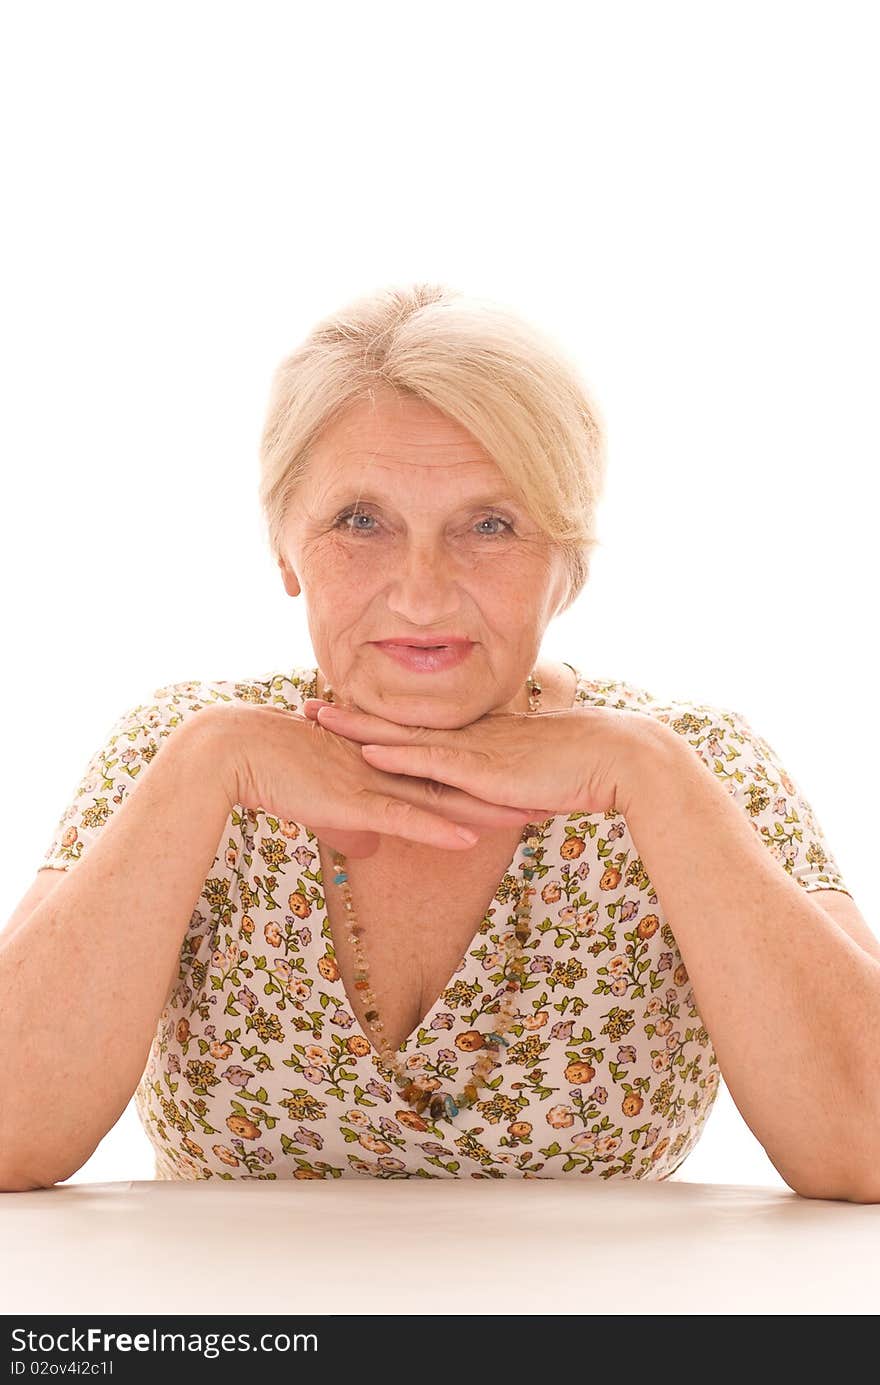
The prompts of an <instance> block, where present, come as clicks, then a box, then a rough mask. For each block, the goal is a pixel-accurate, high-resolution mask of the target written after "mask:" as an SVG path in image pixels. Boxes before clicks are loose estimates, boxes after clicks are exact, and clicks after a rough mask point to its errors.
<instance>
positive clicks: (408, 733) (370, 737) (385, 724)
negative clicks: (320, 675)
mask: <svg viewBox="0 0 880 1385" xmlns="http://www.w3.org/2000/svg"><path fill="white" fill-rule="evenodd" d="M315 720H316V721H317V722H318V725H319V726H325V727H326V728H327V730H328V731H335V732H336V733H337V734H338V735H340V736H346V737H347V738H348V739H349V740H350V741H376V740H379V739H381V740H382V741H383V742H387V743H388V744H389V745H410V744H411V743H412V740H413V738H414V736H416V735H418V734H421V735H424V734H425V733H424V730H423V729H422V728H421V727H416V726H401V725H399V724H398V723H397V722H394V721H387V720H386V719H385V718H384V717H374V716H372V715H371V714H370V713H369V712H360V711H356V710H354V709H352V708H350V707H338V706H335V705H334V706H322V707H318V708H317V709H316V713H315Z"/></svg>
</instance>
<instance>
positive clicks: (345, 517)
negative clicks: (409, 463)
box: [333, 510, 513, 539]
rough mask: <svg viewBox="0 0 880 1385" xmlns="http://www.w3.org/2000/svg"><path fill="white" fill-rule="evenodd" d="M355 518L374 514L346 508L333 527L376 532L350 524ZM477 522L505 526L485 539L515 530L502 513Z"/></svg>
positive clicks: (369, 517)
mask: <svg viewBox="0 0 880 1385" xmlns="http://www.w3.org/2000/svg"><path fill="white" fill-rule="evenodd" d="M355 519H358V520H360V519H368V520H371V519H373V516H372V515H369V514H367V513H366V511H365V510H346V511H345V513H344V514H341V515H339V517H338V518H337V519H336V520H335V521H334V525H333V527H334V529H340V528H343V527H344V528H346V529H348V532H349V533H350V534H366V535H371V534H373V533H375V530H374V529H373V528H372V527H371V526H367V525H364V524H349V520H355ZM477 523H478V524H502V525H503V526H504V529H503V531H501V532H498V531H496V532H495V533H486V532H485V531H484V532H483V534H482V535H481V537H482V538H484V539H497V538H500V537H501V536H502V533H507V532H511V531H512V530H513V525H512V524H511V523H510V521H509V520H507V519H504V518H502V516H501V515H487V516H486V517H485V519H480V520H477Z"/></svg>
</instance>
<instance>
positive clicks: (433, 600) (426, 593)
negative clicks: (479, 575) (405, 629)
mask: <svg viewBox="0 0 880 1385" xmlns="http://www.w3.org/2000/svg"><path fill="white" fill-rule="evenodd" d="M402 563H403V566H402V569H400V568H398V569H397V570H396V571H395V572H392V573H391V574H390V581H389V584H388V593H387V603H388V609H389V610H390V611H393V612H394V613H395V614H396V615H399V616H400V618H401V620H403V621H406V622H407V623H408V624H410V625H413V626H418V625H443V624H449V623H450V621H452V620H454V619H455V617H456V615H457V614H458V612H459V610H460V609H461V597H460V593H459V591H458V588H457V586H456V583H455V580H454V577H453V575H452V573H451V572H450V558H449V554H448V553H444V551H443V549H442V547H441V546H440V545H436V546H433V545H430V544H428V543H421V544H413V545H411V546H410V547H409V548H408V549H407V552H406V554H405V556H404V558H403V560H402Z"/></svg>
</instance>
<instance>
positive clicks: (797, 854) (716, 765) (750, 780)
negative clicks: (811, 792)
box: [703, 710, 850, 894]
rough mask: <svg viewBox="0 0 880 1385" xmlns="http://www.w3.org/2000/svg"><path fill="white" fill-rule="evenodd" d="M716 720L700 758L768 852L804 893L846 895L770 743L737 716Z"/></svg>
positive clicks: (817, 828)
mask: <svg viewBox="0 0 880 1385" xmlns="http://www.w3.org/2000/svg"><path fill="white" fill-rule="evenodd" d="M716 720H717V726H715V727H714V728H712V729H711V730H710V734H709V736H708V738H707V740H705V741H704V742H703V754H704V758H706V761H707V763H708V764H709V766H710V768H712V769H713V770H714V771H715V773H716V774H717V775H719V776H720V777H721V779H722V780H723V782H724V784H725V786H726V788H727V789H728V791H729V792H730V793H731V794H732V795H733V797H734V798H735V800H736V801H737V802H738V803H739V804H740V805H741V806H742V808H743V811H744V812H745V813H746V815H747V816H748V818H749V820H750V822H751V823H752V825H753V826H754V828H755V831H756V832H757V833H758V835H759V836H760V838H761V841H762V842H763V843H764V844H765V846H766V847H767V850H768V851H772V853H773V855H774V856H775V857H776V859H777V860H778V862H779V864H780V865H781V866H782V867H783V869H784V870H785V871H787V872H788V874H789V875H790V876H791V877H792V878H793V879H794V880H796V881H797V883H798V884H799V885H800V886H802V888H803V889H805V890H840V891H841V892H842V893H843V894H850V891H849V889H848V888H847V885H846V883H845V882H844V879H843V876H842V875H841V872H840V868H839V866H838V864H837V861H836V860H835V857H834V853H833V851H832V849H831V846H830V843H829V842H828V841H827V840H826V837H825V834H824V832H823V830H822V827H821V824H820V823H819V821H818V819H817V817H816V814H815V813H814V812H813V808H812V805H811V804H810V802H809V800H808V799H807V797H806V795H805V794H804V792H803V790H802V789H801V787H800V785H799V784H798V782H797V781H796V780H795V779H794V778H793V777H792V775H790V774H789V773H788V771H787V769H786V768H785V766H784V765H783V764H782V762H781V761H780V758H779V756H778V755H777V753H776V751H775V750H774V749H773V747H772V745H770V743H769V742H768V741H766V740H765V739H764V737H763V736H760V735H758V733H757V732H756V731H755V730H754V728H753V727H752V725H751V723H750V722H749V721H748V720H747V719H746V717H744V716H743V715H742V713H740V712H734V711H728V710H723V711H719V712H717V713H716Z"/></svg>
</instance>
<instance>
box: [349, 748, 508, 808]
mask: <svg viewBox="0 0 880 1385" xmlns="http://www.w3.org/2000/svg"><path fill="white" fill-rule="evenodd" d="M361 755H362V756H363V758H364V759H365V760H366V761H367V763H368V764H370V765H375V767H376V768H377V769H384V770H386V771H388V772H390V773H392V774H411V775H414V776H417V777H419V778H421V779H436V780H438V781H439V782H440V783H441V784H449V785H451V786H452V787H453V788H457V789H464V790H465V791H466V792H467V793H469V794H472V795H473V796H474V797H475V798H480V797H481V796H482V797H484V798H485V799H487V800H489V801H493V800H492V784H491V782H490V781H491V780H493V779H494V781H495V785H494V788H495V792H497V789H498V774H497V772H492V771H491V769H490V767H489V764H488V762H487V760H486V757H485V756H478V755H475V754H474V752H473V751H470V750H460V749H458V748H457V747H452V746H446V745H374V744H370V743H367V744H366V745H362V746H361Z"/></svg>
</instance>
